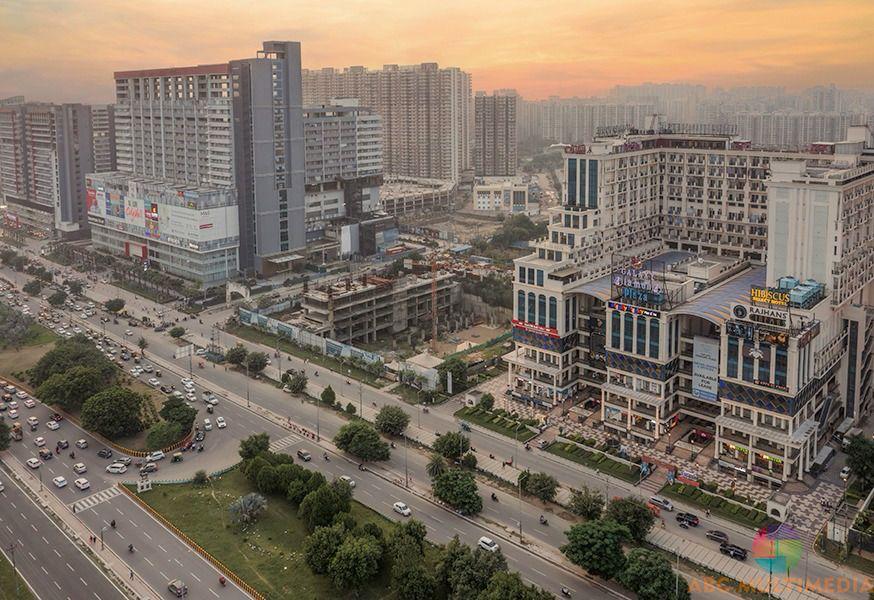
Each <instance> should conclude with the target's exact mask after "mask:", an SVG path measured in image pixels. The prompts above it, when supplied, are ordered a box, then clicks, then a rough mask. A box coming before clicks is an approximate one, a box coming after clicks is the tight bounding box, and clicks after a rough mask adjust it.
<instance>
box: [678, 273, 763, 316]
mask: <svg viewBox="0 0 874 600" xmlns="http://www.w3.org/2000/svg"><path fill="white" fill-rule="evenodd" d="M765 274H766V271H765V267H760V266H755V267H750V268H749V269H747V270H745V271H743V272H742V273H740V274H739V275H736V276H734V277H732V278H731V279H728V280H727V281H724V282H722V283H720V284H718V285H716V286H714V287H712V288H706V289H704V290H702V292H701V293H700V294H698V295H697V296H694V297H693V298H692V299H691V300H690V301H689V302H686V303H685V304H683V305H681V306H680V307H678V309H677V311H678V312H680V313H683V314H688V315H695V316H700V317H704V318H705V319H707V320H708V321H711V322H713V323H716V324H718V325H722V323H724V322H725V321H726V320H727V319H729V318H730V317H731V307H732V305H734V304H737V303H739V302H741V303H742V302H748V301H749V299H750V288H751V287H757V286H763V285H765Z"/></svg>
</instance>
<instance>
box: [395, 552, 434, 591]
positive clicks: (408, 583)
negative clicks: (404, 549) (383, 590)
mask: <svg viewBox="0 0 874 600" xmlns="http://www.w3.org/2000/svg"><path fill="white" fill-rule="evenodd" d="M391 587H392V589H393V590H394V592H395V594H397V597H398V600H431V599H432V598H434V593H435V591H436V589H437V581H436V579H435V578H434V574H433V573H431V571H430V570H429V569H428V567H427V566H425V564H424V563H423V562H422V561H421V559H418V558H414V557H407V556H403V557H399V558H397V559H395V561H394V562H393V563H392V567H391Z"/></svg>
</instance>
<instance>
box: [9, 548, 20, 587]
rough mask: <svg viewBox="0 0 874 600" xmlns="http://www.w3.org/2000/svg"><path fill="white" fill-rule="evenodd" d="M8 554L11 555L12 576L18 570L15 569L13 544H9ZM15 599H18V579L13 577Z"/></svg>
mask: <svg viewBox="0 0 874 600" xmlns="http://www.w3.org/2000/svg"><path fill="white" fill-rule="evenodd" d="M9 554H11V555H12V573H13V576H14V574H15V573H17V572H18V569H17V568H16V567H15V544H14V543H10V544H9ZM15 597H16V598H17V597H18V577H15Z"/></svg>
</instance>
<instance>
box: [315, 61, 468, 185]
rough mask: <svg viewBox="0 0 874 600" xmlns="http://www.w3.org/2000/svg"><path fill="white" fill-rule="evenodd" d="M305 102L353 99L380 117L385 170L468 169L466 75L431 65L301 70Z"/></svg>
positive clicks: (448, 174) (422, 173)
mask: <svg viewBox="0 0 874 600" xmlns="http://www.w3.org/2000/svg"><path fill="white" fill-rule="evenodd" d="M303 88H304V102H305V104H306V105H307V106H317V105H321V104H328V103H330V102H331V99H332V98H357V99H358V100H359V102H360V103H361V105H362V106H368V107H371V108H372V109H373V110H374V111H375V112H376V114H378V115H380V116H381V117H382V123H383V147H384V151H383V162H384V168H385V172H386V173H389V174H391V175H400V176H407V177H426V178H433V179H448V180H451V181H459V179H460V178H461V175H462V172H463V171H465V170H467V169H469V168H470V167H471V152H472V145H473V99H472V95H471V83H470V75H469V74H468V73H465V72H464V71H462V70H461V69H459V68H457V67H448V68H442V69H441V68H440V67H438V66H437V64H436V63H422V64H420V65H402V66H399V65H385V66H384V67H383V68H382V69H380V70H371V69H366V68H364V67H348V68H345V69H343V70H342V71H339V70H337V69H333V68H325V69H320V70H311V69H304V71H303Z"/></svg>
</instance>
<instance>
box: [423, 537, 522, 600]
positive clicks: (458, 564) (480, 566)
mask: <svg viewBox="0 0 874 600" xmlns="http://www.w3.org/2000/svg"><path fill="white" fill-rule="evenodd" d="M506 571H507V560H506V558H504V553H503V552H486V551H485V550H482V549H480V548H477V549H476V550H471V548H470V546H466V545H464V544H462V543H461V542H459V541H458V536H455V537H453V538H452V540H450V542H449V543H448V544H446V546H445V547H444V549H443V560H442V561H441V562H440V564H439V565H438V567H437V575H438V580H439V581H440V582H442V583H443V584H444V585H445V586H446V587H447V589H448V590H449V598H450V599H452V600H466V599H467V598H476V597H477V596H478V595H479V594H480V593H481V592H482V591H483V590H485V589H486V588H487V587H488V585H489V582H490V581H491V579H492V577H494V575H495V574H496V573H504V572H506Z"/></svg>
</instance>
